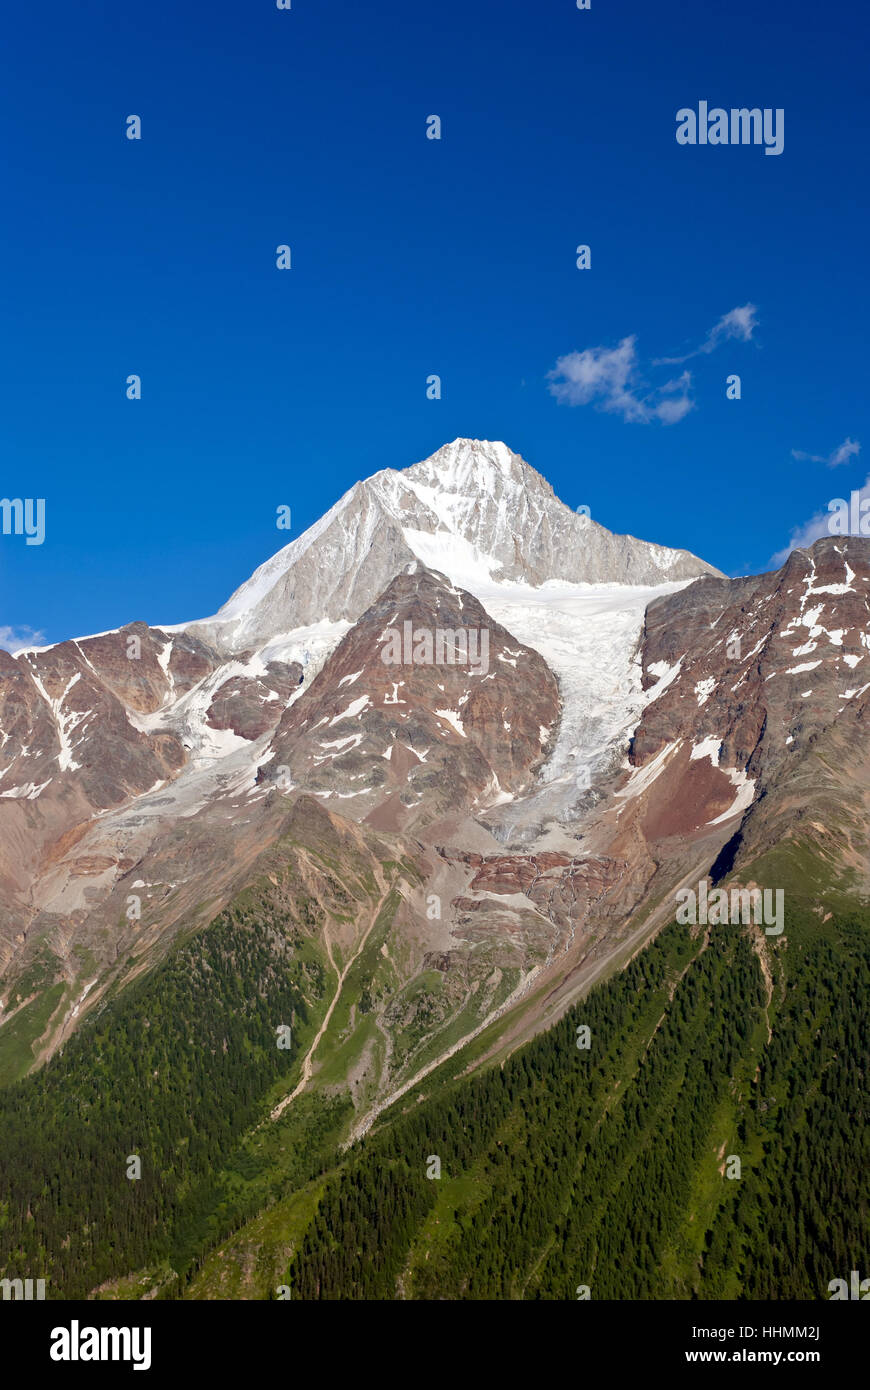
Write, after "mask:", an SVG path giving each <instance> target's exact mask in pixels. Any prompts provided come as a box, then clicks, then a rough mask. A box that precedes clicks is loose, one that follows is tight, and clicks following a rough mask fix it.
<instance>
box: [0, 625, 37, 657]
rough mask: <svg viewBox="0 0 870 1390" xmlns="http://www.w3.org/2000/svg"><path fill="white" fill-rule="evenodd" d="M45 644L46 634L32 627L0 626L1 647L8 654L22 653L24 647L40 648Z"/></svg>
mask: <svg viewBox="0 0 870 1390" xmlns="http://www.w3.org/2000/svg"><path fill="white" fill-rule="evenodd" d="M44 642H45V633H44V632H37V631H36V630H35V629H34V628H32V627H3V626H0V647H2V648H3V650H4V651H7V652H17V651H20V650H21V648H22V647H39V646H42V644H43V643H44Z"/></svg>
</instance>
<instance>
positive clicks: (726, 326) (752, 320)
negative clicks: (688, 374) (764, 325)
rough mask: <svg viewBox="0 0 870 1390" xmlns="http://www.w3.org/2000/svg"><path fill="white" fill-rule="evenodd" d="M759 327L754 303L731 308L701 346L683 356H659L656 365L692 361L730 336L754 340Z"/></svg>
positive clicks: (712, 350)
mask: <svg viewBox="0 0 870 1390" xmlns="http://www.w3.org/2000/svg"><path fill="white" fill-rule="evenodd" d="M757 327H758V309H757V308H756V306H755V305H754V304H741V305H739V307H738V308H736V309H729V310H728V313H727V314H723V315H722V317H721V319H720V320H719V322H718V323H716V324H714V325H713V327H712V328H711V329H710V332H709V333H708V334H707V336H706V338H705V339H704V341H703V343H701V345H700V347H696V348H693V349H692V351H691V352H687V353H685V354H684V356H682V357H658V358H656V360H655V362H654V364H653V365H654V366H666V365H667V366H678V365H680V364H681V363H683V362H688V361H690V359H691V358H693V357H700V356H702V355H706V354H707V353H710V352H715V351H716V348H717V347H719V345H720V343H725V342H727V341H728V340H729V338H736V339H737V341H738V342H740V343H748V342H750V341H751V340H752V335H753V333H754V332H755V330H756V328H757Z"/></svg>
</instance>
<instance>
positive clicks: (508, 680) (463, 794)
mask: <svg viewBox="0 0 870 1390" xmlns="http://www.w3.org/2000/svg"><path fill="white" fill-rule="evenodd" d="M558 720H559V689H558V685H557V682H556V679H555V677H554V676H553V674H552V672H551V671H550V670H549V668H548V667H547V665H546V662H545V661H544V660H543V659H542V657H540V656H539V655H538V653H537V652H534V651H532V650H531V649H530V648H529V647H524V646H523V645H522V644H521V643H518V642H516V641H515V639H514V638H513V637H512V636H511V634H510V633H509V632H507V631H506V630H505V629H504V628H503V627H501V626H500V625H499V624H498V623H496V622H495V621H494V620H493V619H492V618H490V616H489V615H488V614H487V612H486V611H485V609H484V608H483V607H482V606H481V604H480V603H478V601H477V599H475V598H474V597H473V596H472V595H471V594H469V593H466V592H465V591H463V590H460V589H456V588H454V586H453V585H452V584H451V583H450V581H449V580H448V579H446V578H445V577H444V576H443V575H439V574H434V573H432V572H431V571H429V570H426V569H425V568H424V567H423V566H422V565H419V564H418V563H417V562H416V561H413V562H412V563H411V564H410V565H409V566H408V567H407V568H406V569H405V570H404V571H403V572H402V573H401V574H400V575H397V576H396V578H395V579H394V580H393V581H392V583H391V584H389V585H388V586H387V588H386V589H385V590H384V593H383V594H382V595H381V596H380V597H379V598H378V599H377V600H376V602H375V603H374V604H372V606H371V607H370V608H368V609H367V610H366V612H365V613H364V614H363V615H362V617H361V618H360V619H359V621H358V622H357V623H355V624H354V626H353V627H352V628H351V630H350V632H348V634H347V635H346V636H345V637H344V638H343V639H342V641H341V642H340V643H339V645H338V647H337V648H336V650H335V651H334V652H333V654H332V655H331V656H330V657H329V659H328V661H327V662H326V664H325V665H324V666H323V668H322V670H321V671H320V673H319V674H318V675H317V676H316V677H315V679H314V681H313V682H312V683H311V685H310V686H309V687H308V689H307V690H306V691H305V692H304V693H303V694H302V695H301V697H300V698H299V700H298V701H295V702H294V703H293V704H292V705H291V706H290V707H289V708H288V709H287V710H286V711H285V713H284V714H283V716H282V718H281V722H280V724H279V725H278V727H277V729H276V731H275V736H274V740H273V743H272V745H271V754H272V755H271V757H270V758H269V759H268V760H267V761H264V764H263V766H262V767H261V770H260V774H259V775H260V779H261V780H263V781H265V782H267V783H268V782H270V781H274V780H276V779H280V778H281V777H282V776H283V777H284V779H285V780H288V779H289V780H290V781H291V782H292V784H293V785H294V786H300V787H305V788H307V789H309V790H314V791H316V792H317V793H318V794H319V795H322V796H327V797H334V798H335V799H336V801H337V802H341V803H343V806H342V809H343V811H344V813H345V814H350V815H352V816H353V817H354V818H355V819H362V818H365V819H367V820H368V821H369V822H370V823H372V824H374V825H377V826H378V827H380V828H383V829H391V830H398V829H407V828H408V827H409V826H410V825H412V824H418V823H419V822H420V821H421V820H432V819H434V818H435V817H437V816H439V815H443V814H444V813H445V812H447V811H449V810H454V809H459V808H465V809H469V808H471V809H474V808H478V807H483V806H485V805H491V804H493V803H494V802H498V801H500V800H509V799H510V798H511V796H512V795H514V794H515V793H518V792H520V791H522V790H523V789H524V788H525V787H527V786H528V784H529V782H530V780H531V778H532V776H533V774H534V772H535V770H536V769H537V768H538V767H539V766H540V765H541V764H542V763H543V762H544V760H545V759H546V756H547V753H548V751H549V741H550V738H551V735H552V733H553V731H554V730H555V728H556V726H557V724H558Z"/></svg>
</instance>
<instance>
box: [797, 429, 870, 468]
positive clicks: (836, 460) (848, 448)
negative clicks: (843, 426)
mask: <svg viewBox="0 0 870 1390" xmlns="http://www.w3.org/2000/svg"><path fill="white" fill-rule="evenodd" d="M860 452H861V445H860V444H859V443H858V440H857V439H849V437H848V435H847V437H846V438H845V439H844V440H843V442H842V444H839V445H838V446H837V448H836V449H833V450H832V451H831V453H830V454H805V453H804V451H803V449H792V451H791V456H792V458H793V459H797V460H798V462H799V463H826V464H827V465H828V467H829V468H839V467H840V465H841V464H843V463H848V462H849V459H851V458H857V456H858V455H859V454H860Z"/></svg>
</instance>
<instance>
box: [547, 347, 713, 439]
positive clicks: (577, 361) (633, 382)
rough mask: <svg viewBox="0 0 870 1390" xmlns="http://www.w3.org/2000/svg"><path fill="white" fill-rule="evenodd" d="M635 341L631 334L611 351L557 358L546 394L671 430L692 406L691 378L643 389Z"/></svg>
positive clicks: (685, 376)
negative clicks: (690, 394)
mask: <svg viewBox="0 0 870 1390" xmlns="http://www.w3.org/2000/svg"><path fill="white" fill-rule="evenodd" d="M636 342H637V338H636V337H635V336H634V335H633V334H632V335H631V336H630V337H628V338H623V339H622V341H621V342H620V344H619V346H618V347H615V348H608V347H594V348H586V349H584V351H583V352H569V353H568V354H567V355H566V356H565V357H560V358H559V359H558V361H557V362H556V365H555V367H554V368H553V369H552V371H551V372H549V373H548V377H549V381H550V386H549V390H550V393H551V395H553V396H555V398H556V400H557V401H558V402H559V403H560V405H594V406H596V408H597V409H598V410H605V411H608V412H611V413H615V414H618V415H622V418H623V419H624V420H626V421H631V422H633V423H640V424H649V423H650V422H651V421H653V420H659V421H660V422H661V423H662V424H664V425H670V424H675V423H676V421H678V420H682V418H683V416H684V415H687V414H688V412H689V411H690V410H691V409H692V406H693V404H694V402H693V401H692V400H691V398H690V396H689V387H690V386H691V382H692V378H691V374H690V373H689V372H683V374H682V376H681V377H679V378H678V379H677V380H675V381H669V382H667V383H666V384H665V385H664V386H659V387H656V388H653V389H651V390H645V388H644V385H643V382H642V380H641V376H640V370H639V365H638V360H637V350H636V347H635V344H636Z"/></svg>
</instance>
